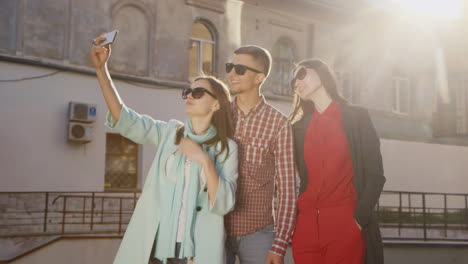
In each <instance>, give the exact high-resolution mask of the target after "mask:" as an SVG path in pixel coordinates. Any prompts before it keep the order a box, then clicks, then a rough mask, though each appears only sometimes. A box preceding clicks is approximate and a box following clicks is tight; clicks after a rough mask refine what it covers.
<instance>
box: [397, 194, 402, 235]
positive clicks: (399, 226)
mask: <svg viewBox="0 0 468 264" xmlns="http://www.w3.org/2000/svg"><path fill="white" fill-rule="evenodd" d="M398 199H399V207H398V236H401V224H402V223H401V222H402V221H401V206H402V205H401V203H402V202H401V192H398Z"/></svg>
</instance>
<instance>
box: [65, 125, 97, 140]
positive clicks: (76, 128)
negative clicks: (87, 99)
mask: <svg viewBox="0 0 468 264" xmlns="http://www.w3.org/2000/svg"><path fill="white" fill-rule="evenodd" d="M92 138H93V125H92V124H85V123H78V122H70V123H69V124H68V140H69V141H74V142H81V143H86V142H90V141H91V139H92Z"/></svg>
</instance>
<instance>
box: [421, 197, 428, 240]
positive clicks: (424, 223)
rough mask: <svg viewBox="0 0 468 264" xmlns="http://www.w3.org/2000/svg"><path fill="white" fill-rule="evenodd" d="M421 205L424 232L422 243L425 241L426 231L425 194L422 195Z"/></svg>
mask: <svg viewBox="0 0 468 264" xmlns="http://www.w3.org/2000/svg"><path fill="white" fill-rule="evenodd" d="M422 203H423V231H424V241H427V229H426V194H424V193H423V194H422Z"/></svg>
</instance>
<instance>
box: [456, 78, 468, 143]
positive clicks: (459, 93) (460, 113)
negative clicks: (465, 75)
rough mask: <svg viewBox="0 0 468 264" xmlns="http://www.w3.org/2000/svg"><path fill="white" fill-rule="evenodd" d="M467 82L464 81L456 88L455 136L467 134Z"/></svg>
mask: <svg viewBox="0 0 468 264" xmlns="http://www.w3.org/2000/svg"><path fill="white" fill-rule="evenodd" d="M467 87H468V81H467V80H464V81H462V82H460V83H459V85H457V88H456V99H455V100H456V118H457V119H456V120H457V134H466V133H467V132H468V105H467V104H468V91H467Z"/></svg>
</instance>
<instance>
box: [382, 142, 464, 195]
mask: <svg viewBox="0 0 468 264" xmlns="http://www.w3.org/2000/svg"><path fill="white" fill-rule="evenodd" d="M381 151H382V157H383V163H384V171H385V176H386V177H387V183H386V184H385V187H384V189H386V190H397V191H421V192H443V193H468V147H462V146H449V145H439V144H428V143H419V142H407V141H399V140H388V139H382V140H381Z"/></svg>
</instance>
